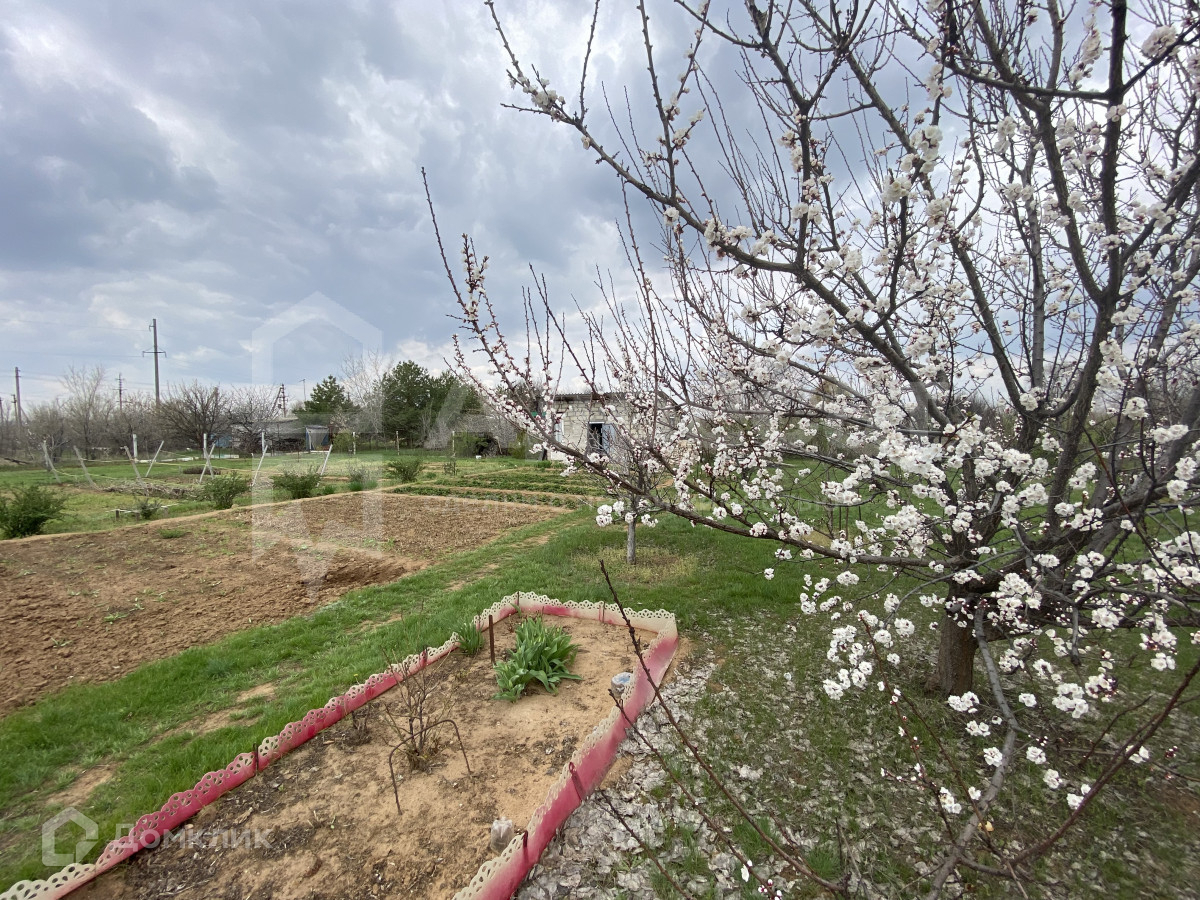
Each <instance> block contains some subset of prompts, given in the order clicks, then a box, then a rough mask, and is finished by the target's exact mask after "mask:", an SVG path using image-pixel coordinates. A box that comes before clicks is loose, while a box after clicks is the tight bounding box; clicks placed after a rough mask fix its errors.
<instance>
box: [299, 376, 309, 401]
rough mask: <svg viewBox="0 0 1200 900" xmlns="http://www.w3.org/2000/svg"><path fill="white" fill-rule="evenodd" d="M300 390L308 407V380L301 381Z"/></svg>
mask: <svg viewBox="0 0 1200 900" xmlns="http://www.w3.org/2000/svg"><path fill="white" fill-rule="evenodd" d="M300 389H301V390H302V391H303V392H304V402H305V404H306V405H307V403H308V380H307V379H305V378H301V379H300Z"/></svg>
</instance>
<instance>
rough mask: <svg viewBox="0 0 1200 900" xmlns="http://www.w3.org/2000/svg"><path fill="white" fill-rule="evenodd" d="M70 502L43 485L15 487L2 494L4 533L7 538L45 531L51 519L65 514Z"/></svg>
mask: <svg viewBox="0 0 1200 900" xmlns="http://www.w3.org/2000/svg"><path fill="white" fill-rule="evenodd" d="M66 505H67V500H66V498H65V497H62V496H59V495H57V494H55V493H54V492H52V491H50V490H49V489H48V488H45V487H42V486H41V485H36V484H33V485H29V486H28V487H23V488H15V489H13V490H12V491H11V492H10V493H9V495H8V496H4V497H0V535H2V536H3V537H5V538H19V537H28V536H29V535H31V534H41V532H42V528H43V527H45V525H46V523H47V522H50V521H51V520H53V519H57V518H58V517H59V516H61V515H62V511H63V509H64V508H65V507H66Z"/></svg>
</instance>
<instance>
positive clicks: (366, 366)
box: [341, 353, 392, 434]
mask: <svg viewBox="0 0 1200 900" xmlns="http://www.w3.org/2000/svg"><path fill="white" fill-rule="evenodd" d="M391 368H392V362H391V360H390V359H388V357H386V356H384V355H383V354H381V353H363V354H361V355H358V356H347V357H346V359H345V360H343V362H342V378H341V384H342V386H343V387H344V388H345V389H346V394H347V395H348V396H349V398H350V402H351V403H353V405H354V406H353V408H354V412H353V414H352V415H351V416H350V423H351V427H352V428H353V429H354V430H355V431H357V432H360V433H362V432H367V433H371V434H379V433H381V432H382V431H383V380H384V378H385V377H386V376H387V374H388V372H389V371H390V370H391Z"/></svg>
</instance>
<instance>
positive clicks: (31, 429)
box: [21, 400, 69, 461]
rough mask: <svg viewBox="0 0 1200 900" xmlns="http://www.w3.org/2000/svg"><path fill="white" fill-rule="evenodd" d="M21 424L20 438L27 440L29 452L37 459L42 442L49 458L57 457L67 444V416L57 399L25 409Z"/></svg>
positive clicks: (40, 453)
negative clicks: (22, 426) (22, 427)
mask: <svg viewBox="0 0 1200 900" xmlns="http://www.w3.org/2000/svg"><path fill="white" fill-rule="evenodd" d="M23 425H24V426H25V427H24V432H25V434H24V435H23V436H22V437H21V440H22V441H26V442H27V446H28V450H29V452H30V453H31V454H32V455H33V456H34V458H36V459H38V460H39V461H40V459H41V455H42V445H43V444H45V446H46V451H47V452H48V453H49V454H50V457H51V459H58V458H59V457H60V456H61V455H62V452H63V450H64V449H65V448H66V447H67V446H68V443H69V439H68V437H67V417H66V415H65V414H64V413H63V405H62V402H61V401H59V400H54V401H53V402H51V403H39V404H37V405H36V406H33V407H30V408H28V409H26V410H25V411H24V415H23Z"/></svg>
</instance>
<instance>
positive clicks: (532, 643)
mask: <svg viewBox="0 0 1200 900" xmlns="http://www.w3.org/2000/svg"><path fill="white" fill-rule="evenodd" d="M578 652H579V647H578V646H576V645H575V644H573V643H571V636H570V635H569V634H567V633H566V632H565V631H563V630H562V629H561V628H559V627H558V626H557V625H551V626H549V627H547V626H546V623H545V622H543V621H542V619H541V617H540V616H536V617H534V618H532V619H526V620H525V621H524V622H522V623H521V624H520V625H518V626H517V646H516V648H515V649H514V650H513V652H512V655H511V656H510V657H509V658H508V659H506V660H504V661H503V662H498V663H496V681H497V683H498V684H499V686H500V690H499V692H498V693H497V694H496V697H497V698H499V699H504V700H511V701H513V702H516V700H517V698H518V697H520V696H521V694H522V693H524V691H525V688H527V687H528V686H529V685H530V684H532V683H533V682H535V681H536V682H537V683H538V684H540V685H541V686H542V687H544V688H545V689H546V690H548V691H549V692H550V693H551V694H554V693H557V692H558V683H559V682H560V681H562V680H563V679H566V678H571V679H574V680H576V681H578V680H579V676H578V675H572V674H571V673H570V672H569V671H568V667H569V666H570V665H571V664H572V663H574V662H575V654H577V653H578Z"/></svg>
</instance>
